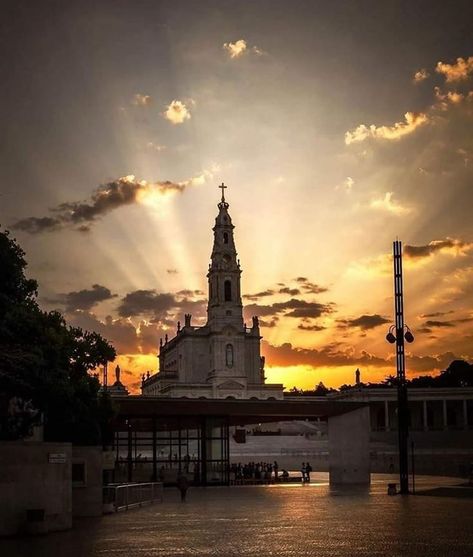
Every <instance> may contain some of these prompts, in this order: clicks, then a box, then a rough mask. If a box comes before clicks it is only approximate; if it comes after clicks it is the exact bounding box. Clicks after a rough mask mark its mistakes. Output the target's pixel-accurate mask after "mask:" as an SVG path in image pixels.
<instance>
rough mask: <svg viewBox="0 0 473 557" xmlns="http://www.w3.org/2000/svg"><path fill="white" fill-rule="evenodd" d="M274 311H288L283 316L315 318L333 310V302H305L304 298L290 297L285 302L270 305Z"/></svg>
mask: <svg viewBox="0 0 473 557" xmlns="http://www.w3.org/2000/svg"><path fill="white" fill-rule="evenodd" d="M271 307H272V308H273V309H274V310H276V312H282V311H288V310H291V311H289V312H288V313H286V314H285V317H306V318H310V319H315V318H317V317H320V316H322V315H325V314H327V313H332V312H333V311H334V309H333V307H334V306H333V304H331V303H329V304H321V303H320V302H307V301H306V300H299V299H297V298H291V299H290V300H287V301H286V302H278V303H275V304H272V306H271Z"/></svg>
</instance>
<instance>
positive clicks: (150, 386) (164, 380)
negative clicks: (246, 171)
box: [141, 184, 284, 400]
mask: <svg viewBox="0 0 473 557" xmlns="http://www.w3.org/2000/svg"><path fill="white" fill-rule="evenodd" d="M219 187H220V188H221V190H222V198H221V201H220V203H218V205H217V206H218V215H217V218H216V219H215V226H214V227H213V233H214V238H213V249H212V254H211V261H210V265H209V270H208V273H207V278H208V306H207V323H206V324H205V325H204V326H202V327H195V326H193V325H192V316H191V315H189V314H187V315H185V320H184V326H183V327H181V324H180V323H178V324H177V334H176V336H175V337H174V338H171V339H168V337H167V335H166V337H165V340H164V342H163V340H162V339H161V341H160V346H159V369H158V372H157V373H156V374H154V375H151V376H148V377H146V378H145V377H144V378H143V381H142V386H141V391H142V394H143V395H144V396H163V397H187V398H219V399H221V398H234V399H252V398H253V399H279V400H281V399H283V388H284V387H283V385H282V384H267V383H265V376H264V358H263V357H262V356H261V352H260V344H261V338H262V337H261V335H260V328H259V322H258V318H257V317H253V318H252V323H251V327H247V326H246V324H245V323H244V321H243V304H242V301H241V290H240V278H241V272H242V271H241V268H240V261H239V259H237V251H236V247H235V240H234V236H233V230H234V228H235V227H234V225H233V224H232V219H231V217H230V214H229V212H228V207H229V204H228V203H227V201H226V200H225V188H226V186H225V185H224V184H222V185H221V186H219Z"/></svg>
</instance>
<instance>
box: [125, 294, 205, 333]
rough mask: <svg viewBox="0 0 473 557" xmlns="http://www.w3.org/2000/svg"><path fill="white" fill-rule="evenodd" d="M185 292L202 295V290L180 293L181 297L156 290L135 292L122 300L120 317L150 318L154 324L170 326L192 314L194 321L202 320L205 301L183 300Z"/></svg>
mask: <svg viewBox="0 0 473 557" xmlns="http://www.w3.org/2000/svg"><path fill="white" fill-rule="evenodd" d="M183 292H186V293H188V292H190V293H191V294H194V295H197V293H198V295H201V291H200V290H191V291H184V290H181V291H180V293H181V294H180V295H179V297H176V295H175V294H171V293H169V292H157V291H156V290H135V291H134V292H129V293H128V294H126V296H124V297H123V298H122V300H121V301H120V304H119V306H118V314H119V315H120V317H138V316H143V317H145V316H146V317H149V318H151V319H152V321H153V323H157V324H165V325H168V326H169V325H170V324H171V323H175V321H176V320H177V319H182V317H183V315H184V314H185V313H190V314H191V315H192V316H193V318H194V319H202V318H203V317H204V316H205V314H206V309H207V303H206V301H205V300H200V299H190V298H189V297H187V296H186V297H184V298H181V297H180V296H182V295H183V294H182V293H183Z"/></svg>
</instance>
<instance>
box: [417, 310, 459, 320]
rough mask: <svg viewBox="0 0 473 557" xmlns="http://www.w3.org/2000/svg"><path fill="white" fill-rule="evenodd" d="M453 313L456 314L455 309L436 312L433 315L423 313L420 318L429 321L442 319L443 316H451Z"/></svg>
mask: <svg viewBox="0 0 473 557" xmlns="http://www.w3.org/2000/svg"><path fill="white" fill-rule="evenodd" d="M451 313H455V311H454V310H453V309H451V310H449V311H435V312H433V313H423V314H422V315H419V317H420V318H421V319H428V318H429V317H442V316H443V315H449V314H451Z"/></svg>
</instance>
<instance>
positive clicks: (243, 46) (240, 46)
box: [223, 39, 248, 58]
mask: <svg viewBox="0 0 473 557" xmlns="http://www.w3.org/2000/svg"><path fill="white" fill-rule="evenodd" d="M223 48H224V50H226V51H227V52H228V54H229V56H230V58H239V57H240V56H242V55H243V54H244V53H245V52H246V50H247V48H248V45H247V43H246V41H245V39H239V40H238V41H235V42H234V43H224V45H223Z"/></svg>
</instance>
